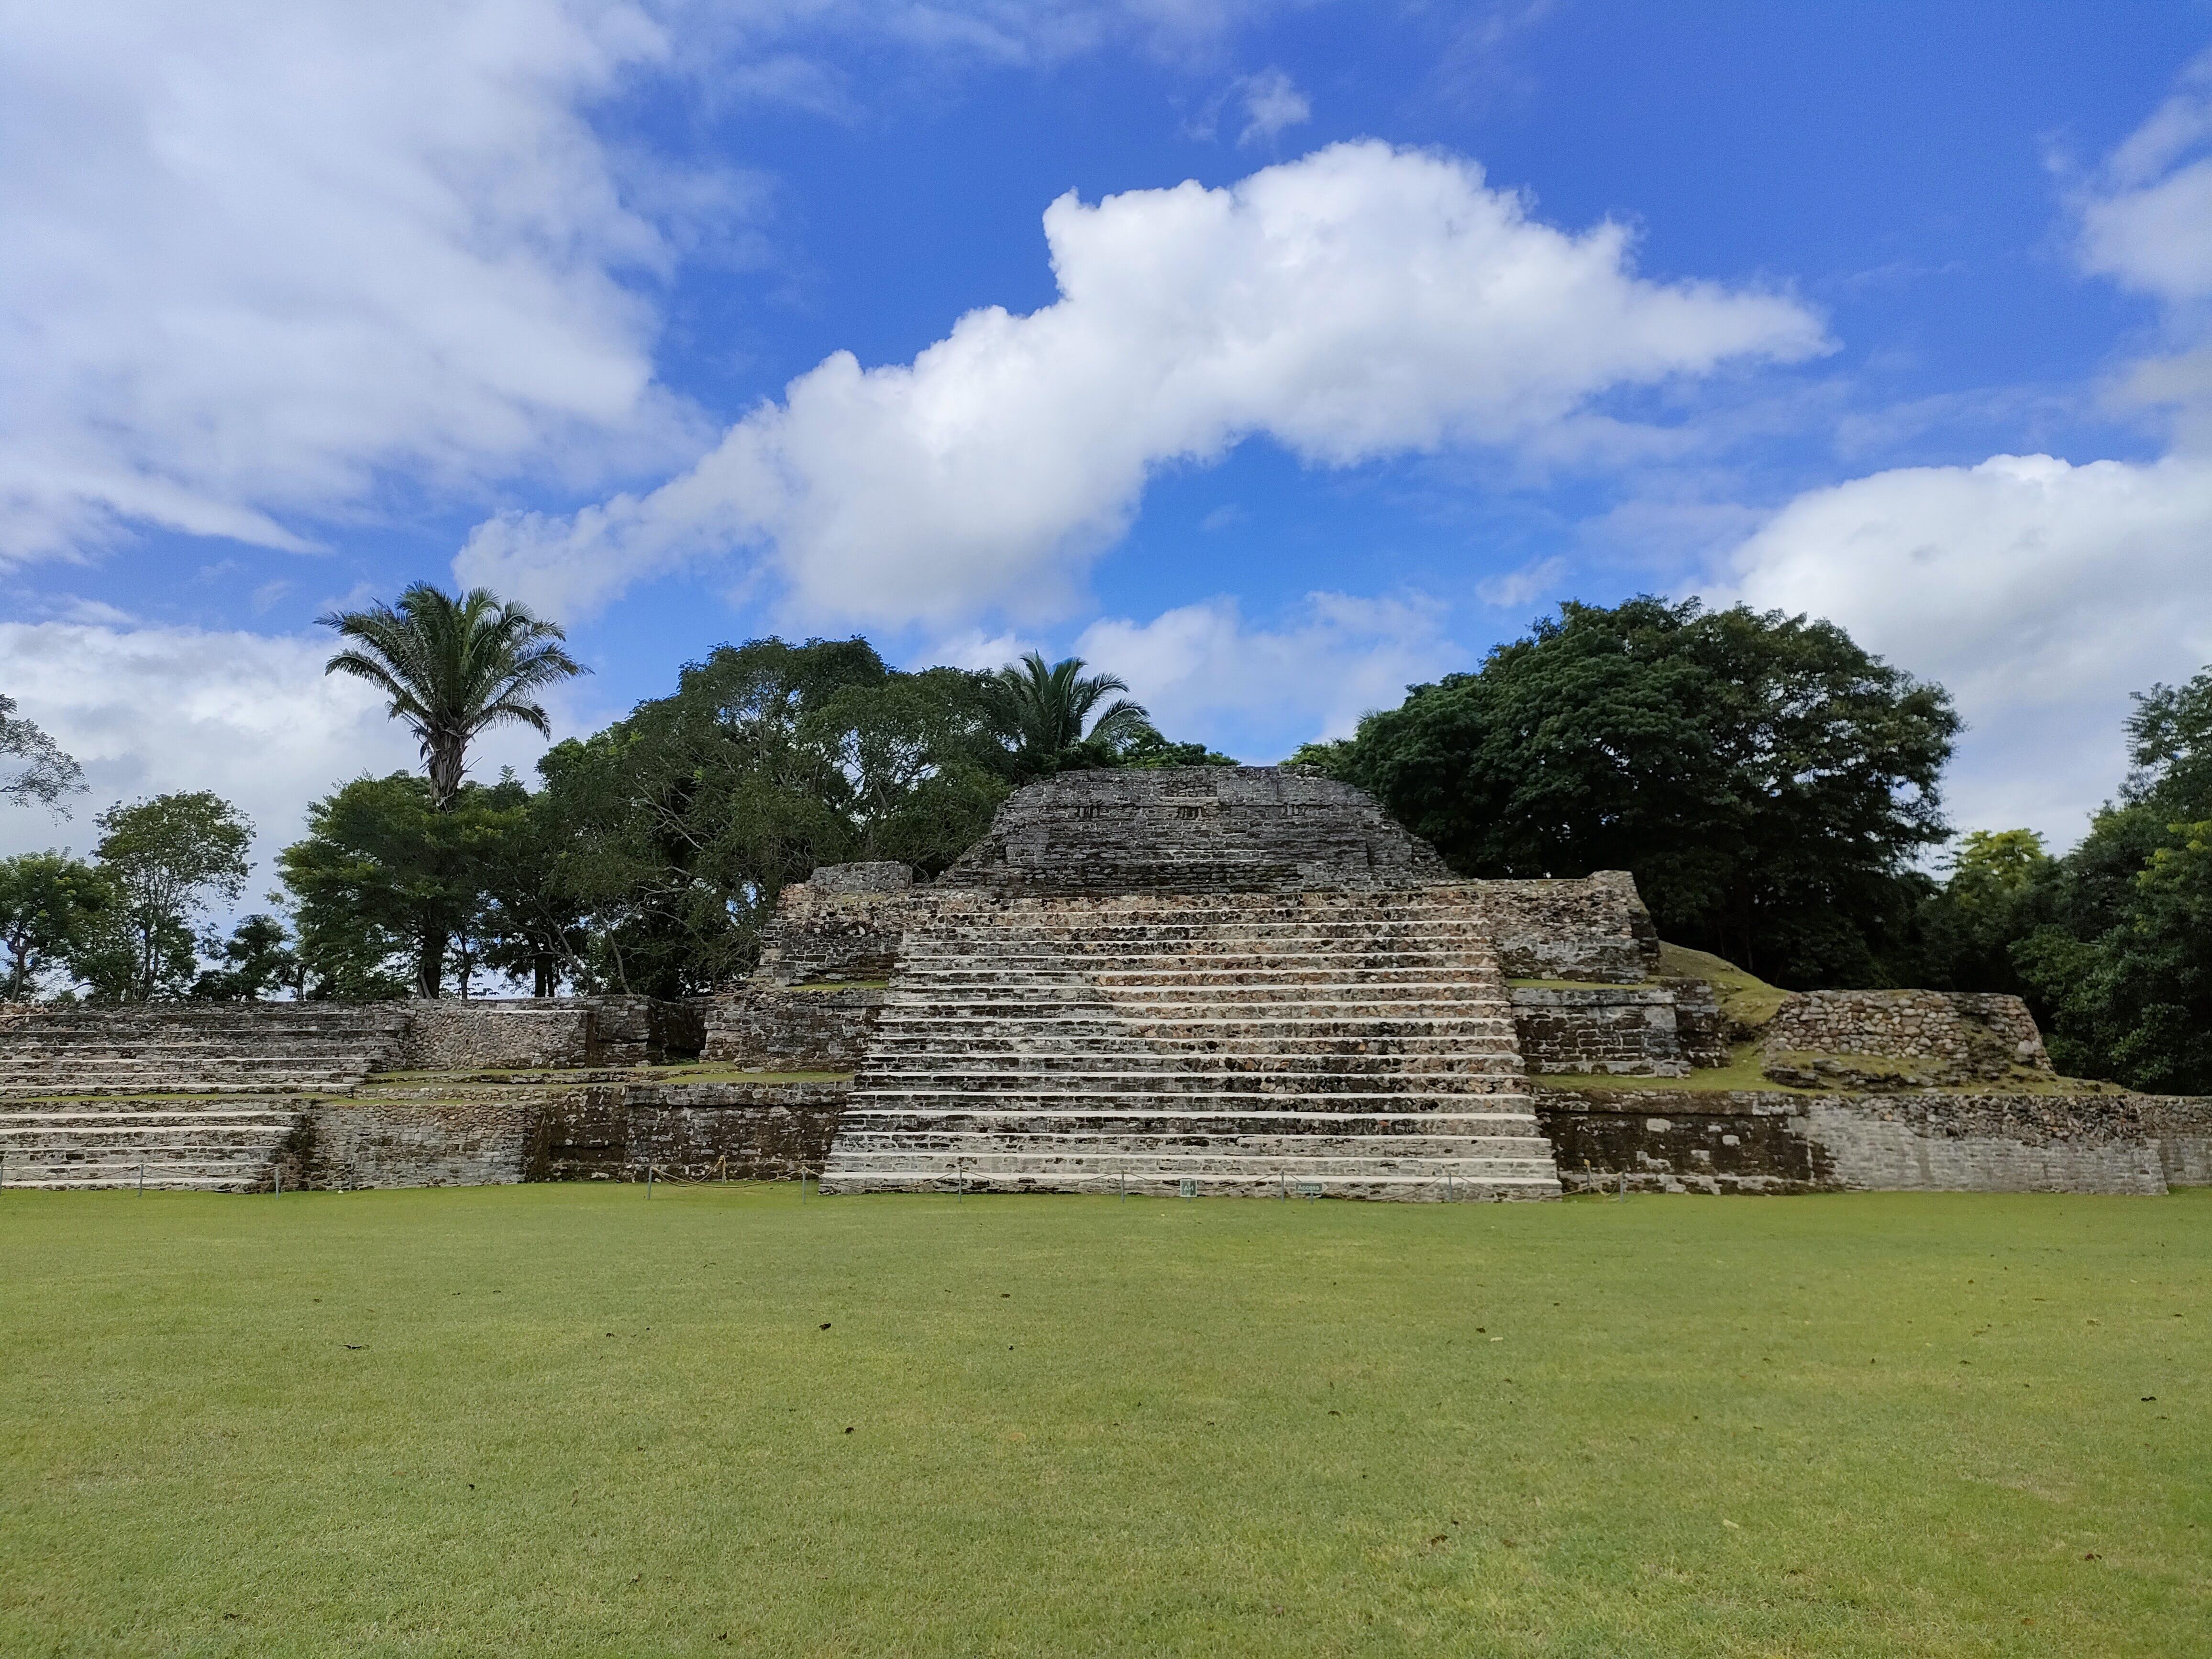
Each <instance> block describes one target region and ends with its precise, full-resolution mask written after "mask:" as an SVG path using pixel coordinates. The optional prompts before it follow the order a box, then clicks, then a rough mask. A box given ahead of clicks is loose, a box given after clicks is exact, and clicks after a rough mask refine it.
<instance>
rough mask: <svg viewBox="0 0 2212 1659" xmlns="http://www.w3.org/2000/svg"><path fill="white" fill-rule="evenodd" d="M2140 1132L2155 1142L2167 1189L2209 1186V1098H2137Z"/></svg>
mask: <svg viewBox="0 0 2212 1659" xmlns="http://www.w3.org/2000/svg"><path fill="white" fill-rule="evenodd" d="M2136 1103H2137V1105H2138V1108H2139V1109H2140V1110H2141V1111H2142V1124H2143V1133H2146V1134H2148V1135H2149V1136H2151V1137H2152V1138H2153V1139H2155V1140H2156V1141H2157V1143H2158V1156H2159V1163H2160V1165H2161V1167H2163V1168H2164V1170H2165V1171H2166V1185H2167V1186H2169V1187H2212V1099H2207V1098H2205V1097H2203V1096H2194V1097H2192V1096H2186V1095H2137V1096H2136Z"/></svg>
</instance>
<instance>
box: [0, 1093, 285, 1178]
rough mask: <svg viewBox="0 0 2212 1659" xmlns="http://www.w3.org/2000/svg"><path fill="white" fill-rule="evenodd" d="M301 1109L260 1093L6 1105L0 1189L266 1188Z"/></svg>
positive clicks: (1, 1115)
mask: <svg viewBox="0 0 2212 1659" xmlns="http://www.w3.org/2000/svg"><path fill="white" fill-rule="evenodd" d="M306 1115H307V1107H306V1103H304V1102H297V1101H287V1100H272V1099H270V1097H266V1096H261V1097H249V1098H247V1099H244V1100H210V1099H205V1098H199V1097H190V1096H178V1095H149V1096H146V1097H143V1098H139V1099H131V1100H125V1099H106V1098H103V1099H97V1100H94V1099H79V1100H72V1101H68V1102H60V1101H50V1102H36V1103H9V1104H6V1105H0V1187H4V1188H7V1189H8V1190H9V1191H13V1190H14V1189H15V1188H19V1187H40V1188H62V1187H131V1186H137V1185H140V1184H142V1183H143V1185H145V1186H146V1187H149V1188H165V1189H168V1190H172V1191H191V1192H229V1193H237V1192H250V1191H253V1190H256V1189H258V1188H267V1187H268V1186H269V1185H270V1182H271V1181H272V1180H273V1178H274V1176H275V1171H276V1158H277V1155H278V1154H279V1152H282V1151H283V1147H284V1145H285V1143H286V1141H287V1140H288V1139H289V1138H290V1137H291V1135H292V1134H293V1133H294V1132H295V1130H297V1129H298V1128H299V1127H300V1126H301V1121H302V1120H303V1119H304V1118H305V1116H306ZM286 1184H287V1185H289V1184H290V1182H289V1180H288V1182H287V1183H286Z"/></svg>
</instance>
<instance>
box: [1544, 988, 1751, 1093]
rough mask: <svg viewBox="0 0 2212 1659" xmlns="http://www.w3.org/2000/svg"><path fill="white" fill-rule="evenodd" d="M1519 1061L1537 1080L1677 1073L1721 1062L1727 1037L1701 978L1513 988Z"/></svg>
mask: <svg viewBox="0 0 2212 1659" xmlns="http://www.w3.org/2000/svg"><path fill="white" fill-rule="evenodd" d="M1510 994H1511V996H1512V1000H1513V1027H1514V1031H1515V1033H1516V1036H1518V1037H1519V1039H1520V1042H1521V1058H1522V1063H1523V1064H1524V1065H1525V1066H1527V1067H1528V1070H1529V1072H1531V1073H1534V1074H1535V1075H1537V1076H1542V1077H1551V1076H1571V1075H1574V1074H1576V1073H1610V1074H1612V1075H1613V1076H1616V1077H1680V1076H1683V1075H1684V1074H1685V1073H1687V1072H1689V1071H1690V1069H1691V1068H1692V1067H1693V1066H1725V1065H1727V1064H1728V1062H1729V1045H1728V1038H1727V1034H1726V1032H1725V1031H1724V1030H1723V1022H1722V1019H1721V1011H1720V1005H1719V1004H1718V1003H1717V1002H1716V1001H1714V1000H1713V994H1712V987H1711V986H1710V985H1708V984H1706V983H1705V981H1702V980H1665V981H1655V982H1653V983H1650V984H1646V985H1591V986H1573V987H1566V986H1551V985H1516V986H1513V987H1510Z"/></svg>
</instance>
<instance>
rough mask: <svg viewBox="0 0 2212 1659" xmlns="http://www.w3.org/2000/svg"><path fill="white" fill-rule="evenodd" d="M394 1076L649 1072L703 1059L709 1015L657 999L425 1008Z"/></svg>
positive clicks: (413, 1022) (484, 1001)
mask: <svg viewBox="0 0 2212 1659" xmlns="http://www.w3.org/2000/svg"><path fill="white" fill-rule="evenodd" d="M395 1006H399V1007H403V1008H404V1009H405V1010H406V1011H407V1031H406V1035H405V1036H404V1038H403V1040H402V1042H401V1043H400V1046H399V1049H398V1054H397V1055H396V1056H395V1057H394V1059H393V1060H392V1069H393V1070H398V1071H441V1072H442V1071H477V1070H484V1069H496V1068H500V1067H514V1068H517V1069H538V1068H551V1067H562V1066H646V1065H653V1064H658V1063H660V1062H662V1061H665V1060H671V1059H679V1058H688V1057H690V1056H693V1055H696V1054H698V1053H699V1052H700V1051H701V1050H702V1048H704V1046H705V1043H706V1027H705V1018H704V1011H703V1010H702V1008H700V1007H699V1006H696V1005H694V1004H689V1003H682V1002H670V1001H665V1000H662V999H659V998H656V997H640V996H583V997H478V998H472V999H471V1000H468V1001H466V1002H463V1001H459V1000H453V1001H448V1000H444V999H442V998H441V999H439V1000H435V1001H417V1002H408V1003H404V1004H398V1005H395Z"/></svg>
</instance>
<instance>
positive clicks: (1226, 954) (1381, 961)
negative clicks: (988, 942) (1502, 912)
mask: <svg viewBox="0 0 2212 1659" xmlns="http://www.w3.org/2000/svg"><path fill="white" fill-rule="evenodd" d="M1070 963H1075V964H1078V965H1079V966H1081V967H1082V968H1083V969H1084V970H1085V972H1086V973H1127V974H1140V975H1142V974H1194V973H1212V972H1216V971H1218V972H1224V973H1235V974H1295V973H1320V972H1328V971H1331V970H1335V971H1340V972H1344V971H1350V972H1358V973H1362V974H1387V973H1394V972H1397V971H1400V970H1437V971H1449V972H1455V973H1470V974H1472V973H1483V972H1487V971H1490V970H1491V967H1492V955H1491V953H1490V952H1489V951H1486V950H1485V951H1478V950H1473V949H1469V950H1463V951H1462V950H1452V951H1432V950H1407V949H1395V948H1394V949H1364V948H1347V947H1346V946H1345V945H1331V946H1329V947H1328V948H1327V949H1322V950H1310V951H1309V950H1296V951H1292V950H1280V951H1236V950H1231V949H1229V948H1227V947H1226V946H1221V947H1218V948H1215V949H1211V950H1194V951H1133V950H1123V951H1098V952H1096V953H1095V954H1094V953H1091V952H1088V951H1075V950H1073V949H1068V948H1062V949H1059V950H1053V951H991V950H989V949H988V947H987V946H985V947H981V948H978V949H972V950H971V949H965V948H963V949H961V950H958V951H941V952H937V951H911V950H910V951H908V952H907V953H906V954H905V955H904V956H902V957H901V958H900V961H899V967H900V969H901V971H902V973H907V974H914V975H933V976H935V975H962V974H969V973H975V972H1000V973H1011V974H1018V973H1026V972H1051V971H1064V970H1065V969H1066V968H1067V967H1068V966H1069V964H1070Z"/></svg>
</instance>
